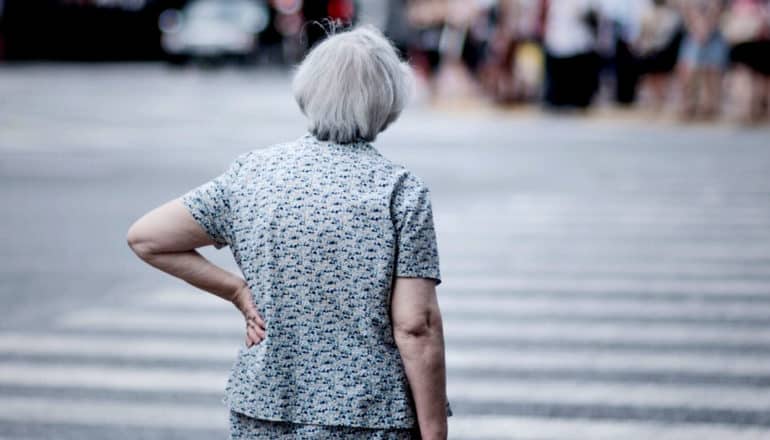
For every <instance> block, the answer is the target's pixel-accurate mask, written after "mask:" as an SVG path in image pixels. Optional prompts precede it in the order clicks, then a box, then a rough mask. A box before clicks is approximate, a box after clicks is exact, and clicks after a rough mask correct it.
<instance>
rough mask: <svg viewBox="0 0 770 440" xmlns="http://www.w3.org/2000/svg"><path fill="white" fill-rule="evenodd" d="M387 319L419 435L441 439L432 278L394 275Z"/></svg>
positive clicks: (441, 375) (438, 325) (438, 336)
mask: <svg viewBox="0 0 770 440" xmlns="http://www.w3.org/2000/svg"><path fill="white" fill-rule="evenodd" d="M391 320H392V322H393V335H394V337H395V340H396V345H397V346H398V350H399V352H400V353H401V358H402V360H403V362H404V369H405V371H406V376H407V379H408V380H409V386H410V388H411V390H412V396H413V397H414V401H415V406H416V409H417V420H418V423H419V426H420V433H421V434H422V438H423V440H435V439H439V440H444V439H446V438H447V432H448V428H447V396H446V366H445V361H444V331H443V326H442V322H441V312H440V310H439V306H438V299H437V298H436V284H435V281H434V280H432V279H428V278H408V277H397V278H396V280H395V283H394V286H393V294H392V298H391Z"/></svg>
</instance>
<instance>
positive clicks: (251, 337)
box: [246, 327, 264, 347]
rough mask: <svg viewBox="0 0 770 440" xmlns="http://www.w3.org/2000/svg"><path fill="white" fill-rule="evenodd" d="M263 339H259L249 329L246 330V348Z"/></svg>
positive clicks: (254, 332) (255, 333)
mask: <svg viewBox="0 0 770 440" xmlns="http://www.w3.org/2000/svg"><path fill="white" fill-rule="evenodd" d="M262 339H264V338H263V337H260V336H259V335H258V334H257V331H256V330H255V329H254V328H253V327H251V328H248V329H247V330H246V346H247V347H251V346H253V345H256V344H259V343H260V342H262Z"/></svg>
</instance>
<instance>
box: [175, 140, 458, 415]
mask: <svg viewBox="0 0 770 440" xmlns="http://www.w3.org/2000/svg"><path fill="white" fill-rule="evenodd" d="M182 201H183V203H184V204H185V206H186V207H187V209H188V210H189V211H190V213H191V214H192V216H193V217H194V218H195V220H196V221H197V222H198V223H199V224H200V225H201V226H202V227H203V229H204V230H205V231H206V232H207V233H208V235H210V236H211V238H212V239H213V240H214V241H215V242H216V247H217V248H221V247H223V246H229V247H230V249H231V251H232V252H233V255H234V257H235V260H236V262H237V264H238V266H239V267H240V269H241V271H242V272H243V275H244V277H245V279H246V281H247V282H248V284H249V287H250V288H251V291H252V294H253V297H254V301H255V304H256V305H257V308H258V310H259V311H260V313H261V314H262V316H263V317H264V318H265V321H266V324H267V325H266V334H267V336H266V337H265V339H264V340H263V341H262V342H261V343H259V344H257V345H254V346H252V347H249V348H246V347H245V345H244V346H242V347H241V348H240V349H239V351H238V355H237V358H236V360H235V362H234V364H233V366H232V369H231V371H230V376H229V378H228V381H227V385H226V387H225V396H224V398H223V399H222V402H223V403H225V404H227V405H228V406H229V407H230V408H231V409H233V410H236V411H238V412H240V413H243V414H246V415H248V416H250V417H253V418H257V419H265V420H279V421H289V422H294V423H310V424H320V425H334V426H354V427H367V428H411V427H413V426H414V425H415V424H416V417H415V410H414V402H413V400H412V397H411V394H410V390H409V385H408V382H407V379H406V375H405V373H404V368H403V364H402V360H401V356H400V354H399V351H398V348H397V347H396V344H395V341H394V338H393V330H392V326H391V322H390V313H389V309H390V295H391V287H392V282H393V278H394V277H397V276H399V277H422V278H432V279H434V280H435V282H436V284H440V283H441V275H440V272H439V258H438V251H437V245H436V236H435V231H434V226H433V214H432V209H431V201H430V194H429V191H428V187H427V186H426V185H425V183H424V182H423V181H422V180H421V179H420V178H419V177H417V176H416V175H414V174H413V173H411V172H410V171H409V170H407V169H406V168H404V167H403V166H401V165H397V164H394V163H392V162H391V161H390V160H388V159H386V158H385V157H383V156H382V155H381V154H380V153H379V152H378V151H377V150H376V149H375V148H374V147H373V146H372V145H371V144H369V143H366V142H358V143H352V144H335V143H331V142H323V141H319V140H318V139H317V138H315V137H314V136H312V135H310V134H306V135H305V136H303V137H302V138H300V139H298V140H297V141H294V142H289V143H285V144H279V145H274V146H271V147H268V148H266V149H260V150H254V151H251V152H248V153H245V154H243V155H241V156H239V157H238V158H237V159H236V160H235V161H234V162H233V163H232V164H231V165H230V167H229V168H228V169H227V170H226V171H225V172H224V173H223V174H222V175H220V176H218V177H216V178H214V179H213V180H211V181H209V182H207V183H205V184H203V185H201V186H199V187H197V188H195V189H193V190H192V191H190V192H188V193H186V194H185V195H183V196H182ZM447 408H448V410H449V413H450V414H451V409H450V408H449V406H448V404H447Z"/></svg>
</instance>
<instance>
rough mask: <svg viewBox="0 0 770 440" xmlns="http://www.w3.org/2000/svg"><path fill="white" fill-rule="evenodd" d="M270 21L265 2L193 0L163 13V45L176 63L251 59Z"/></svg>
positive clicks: (160, 24) (253, 0) (161, 19)
mask: <svg viewBox="0 0 770 440" xmlns="http://www.w3.org/2000/svg"><path fill="white" fill-rule="evenodd" d="M268 20H269V11H268V9H267V6H266V4H265V3H264V1H262V0H193V1H192V2H190V3H189V4H187V6H185V7H184V8H183V9H182V10H181V11H178V10H173V9H170V10H166V11H164V12H163V13H162V14H161V16H160V18H159V26H160V30H161V32H162V36H161V45H162V47H163V50H164V51H165V52H166V53H167V54H168V56H169V60H170V61H172V62H184V61H187V60H190V59H203V60H209V61H221V60H224V59H228V58H232V59H239V60H247V59H249V57H250V56H251V55H253V54H254V53H255V52H256V50H257V35H258V34H259V33H260V32H261V31H262V30H264V29H265V27H267V24H268Z"/></svg>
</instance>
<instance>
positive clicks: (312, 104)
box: [292, 26, 412, 144]
mask: <svg viewBox="0 0 770 440" xmlns="http://www.w3.org/2000/svg"><path fill="white" fill-rule="evenodd" d="M411 87H412V77H411V70H410V68H409V66H408V65H407V64H406V63H404V62H402V61H401V60H400V59H399V57H398V54H397V53H396V50H395V48H394V47H393V45H392V44H391V43H390V41H388V40H387V39H386V38H385V37H384V36H383V35H382V33H380V31H379V30H377V29H376V28H374V27H371V26H364V27H358V28H355V29H353V30H350V31H346V32H342V33H338V34H336V35H333V36H331V37H329V38H327V39H326V40H324V41H322V42H321V43H319V44H318V45H317V46H316V47H315V48H313V50H311V51H310V53H309V54H308V55H307V57H306V58H305V60H304V61H303V62H302V63H301V64H300V65H299V67H298V68H297V70H296V73H295V75H294V82H293V85H292V88H293V90H294V98H295V99H296V100H297V103H298V104H299V107H300V109H302V112H303V113H304V114H305V115H306V116H307V117H308V118H309V119H310V131H311V133H313V134H314V135H315V136H316V137H318V138H319V139H321V140H328V141H332V142H337V143H341V144H345V143H350V142H355V141H361V140H364V141H373V140H374V139H375V138H376V137H377V135H378V134H379V133H380V132H382V131H383V130H385V128H387V127H388V125H390V124H391V123H392V122H393V121H395V120H396V119H397V118H398V116H399V114H400V113H401V110H402V109H403V108H404V105H405V104H406V101H407V98H408V95H409V93H410V91H411Z"/></svg>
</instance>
